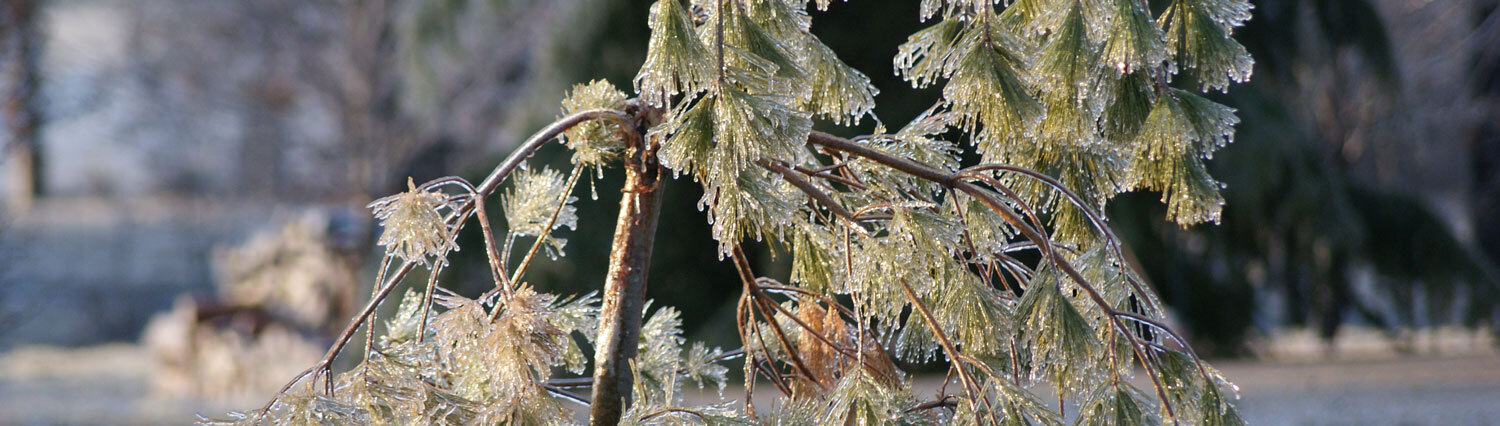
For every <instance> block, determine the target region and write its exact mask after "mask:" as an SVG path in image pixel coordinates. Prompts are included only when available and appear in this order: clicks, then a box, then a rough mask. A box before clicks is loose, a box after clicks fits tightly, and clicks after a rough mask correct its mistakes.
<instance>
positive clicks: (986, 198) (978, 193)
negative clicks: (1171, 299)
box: [807, 132, 1174, 416]
mask: <svg viewBox="0 0 1500 426" xmlns="http://www.w3.org/2000/svg"><path fill="white" fill-rule="evenodd" d="M807 140H808V143H810V144H814V145H818V146H822V147H824V148H827V149H833V150H838V151H843V152H847V153H850V154H854V155H857V156H860V157H863V158H865V159H868V160H871V161H874V162H877V163H880V164H882V165H885V166H887V167H890V168H893V169H896V170H900V171H902V172H905V173H907V174H909V175H912V176H916V177H918V178H921V179H925V180H928V181H931V182H935V183H938V184H940V185H943V186H944V187H947V188H951V189H955V190H958V191H962V192H964V193H965V194H968V195H969V196H972V197H974V199H975V200H978V201H979V202H980V203H981V204H984V205H985V206H986V207H988V208H989V209H990V210H992V211H994V212H995V213H997V214H999V215H1000V216H1001V218H1003V219H1005V221H1006V222H1008V223H1010V225H1011V226H1012V227H1014V228H1015V229H1016V230H1018V231H1019V232H1021V234H1022V235H1023V236H1025V237H1026V239H1028V240H1031V241H1033V242H1036V243H1037V247H1038V249H1039V250H1040V251H1041V253H1042V256H1043V257H1044V258H1045V259H1047V261H1048V262H1049V263H1051V264H1053V265H1055V266H1056V267H1057V268H1058V269H1059V270H1061V271H1062V272H1063V274H1064V275H1066V276H1067V277H1068V278H1069V279H1071V280H1073V282H1074V283H1076V284H1077V285H1078V287H1079V288H1080V289H1082V290H1083V291H1084V294H1086V295H1087V296H1088V297H1089V299H1090V300H1091V301H1092V302H1093V303H1094V304H1095V305H1097V306H1098V307H1099V309H1100V310H1102V311H1103V312H1104V313H1105V314H1106V315H1107V316H1108V318H1109V320H1110V321H1109V323H1110V326H1111V328H1112V329H1113V333H1118V334H1122V335H1124V336H1125V337H1126V339H1128V340H1129V341H1130V342H1131V343H1132V347H1133V349H1134V350H1135V351H1136V354H1137V357H1138V358H1140V360H1141V365H1142V366H1144V367H1145V368H1146V370H1147V375H1148V376H1150V378H1151V384H1152V386H1153V387H1155V389H1156V394H1157V397H1158V399H1160V400H1161V402H1162V407H1163V409H1164V410H1165V411H1166V412H1167V415H1168V416H1174V410H1173V408H1172V405H1171V401H1170V400H1169V399H1168V398H1167V394H1166V389H1165V386H1164V385H1163V384H1162V383H1161V380H1160V378H1158V377H1157V374H1156V371H1155V370H1156V369H1155V366H1153V365H1151V363H1149V362H1146V359H1147V358H1146V356H1145V355H1146V354H1145V353H1144V349H1143V348H1144V345H1143V344H1142V343H1141V342H1140V341H1139V340H1138V339H1137V338H1136V337H1135V336H1134V335H1133V334H1132V333H1130V332H1129V331H1128V330H1129V329H1128V328H1127V327H1125V325H1124V323H1123V322H1122V321H1121V320H1120V318H1119V317H1118V316H1116V315H1114V314H1115V313H1117V311H1116V310H1115V309H1114V308H1113V307H1112V306H1111V305H1110V304H1109V302H1107V301H1105V300H1104V297H1103V296H1102V295H1100V294H1099V292H1098V290H1096V289H1095V288H1094V286H1093V285H1091V284H1089V281H1088V279H1086V278H1084V277H1083V274H1082V273H1080V272H1078V269H1077V268H1075V267H1074V266H1073V265H1072V263H1070V262H1068V261H1067V260H1066V259H1063V257H1062V255H1061V254H1059V253H1058V251H1057V249H1056V248H1055V247H1053V245H1052V243H1051V240H1050V239H1048V238H1046V237H1045V236H1044V234H1043V231H1040V230H1038V229H1035V228H1033V227H1032V226H1031V225H1030V224H1028V223H1026V221H1024V220H1022V218H1021V217H1020V216H1019V215H1017V214H1016V213H1015V212H1014V211H1012V210H1011V209H1009V208H1006V206H1005V203H1004V202H1003V201H1001V200H1000V199H998V198H996V197H995V196H994V194H991V193H990V192H987V191H985V190H984V189H983V188H980V187H979V186H977V185H974V184H973V183H969V182H967V181H965V180H963V176H961V175H959V174H955V173H947V172H944V171H941V170H938V169H935V168H933V167H931V166H928V165H925V164H921V163H919V162H915V161H912V160H908V159H905V158H901V157H896V156H892V155H890V154H886V153H884V152H880V151H879V150H876V149H873V148H870V147H866V146H863V145H859V144H857V143H854V142H853V141H850V140H848V139H844V138H840V137H838V136H833V135H830V134H827V133H823V132H812V133H811V134H810V135H808V139H807ZM1015 201H1018V202H1019V201H1020V200H1015Z"/></svg>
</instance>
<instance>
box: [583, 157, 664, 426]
mask: <svg viewBox="0 0 1500 426" xmlns="http://www.w3.org/2000/svg"><path fill="white" fill-rule="evenodd" d="M642 146H649V145H648V144H645V143H643V142H642V141H640V140H639V139H637V144H636V146H635V147H634V148H632V149H631V152H630V153H629V155H628V156H627V158H626V161H625V188H624V189H623V192H624V196H623V197H621V199H620V216H619V220H618V221H617V222H616V223H615V238H614V244H613V246H612V247H611V249H610V255H609V277H608V278H606V281H605V283H604V301H603V302H604V305H603V307H602V308H601V312H600V314H599V318H600V324H599V337H598V339H596V340H595V345H596V346H595V350H594V387H593V395H592V398H590V401H591V404H592V407H591V408H590V411H589V424H590V425H593V426H599V425H614V424H617V423H619V422H620V414H621V413H623V412H624V411H625V409H626V408H627V407H629V406H630V394H631V388H632V387H633V386H632V384H633V380H634V376H633V374H632V372H631V369H630V362H631V360H634V359H635V355H636V346H637V345H638V344H639V342H640V338H641V314H642V310H643V309H644V307H645V303H646V272H647V270H648V268H649V266H650V264H651V248H652V243H653V241H654V240H655V234H656V222H657V216H658V214H659V213H660V212H661V188H660V186H658V185H657V179H658V178H659V177H660V173H661V172H660V171H661V169H660V167H658V165H657V160H656V153H655V152H654V151H652V150H649V149H642Z"/></svg>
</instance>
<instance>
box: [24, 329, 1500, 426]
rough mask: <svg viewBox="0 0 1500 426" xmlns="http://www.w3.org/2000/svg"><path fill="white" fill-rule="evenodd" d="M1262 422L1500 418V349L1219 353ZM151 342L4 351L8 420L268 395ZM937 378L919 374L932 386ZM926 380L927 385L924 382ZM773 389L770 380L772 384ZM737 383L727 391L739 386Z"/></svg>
mask: <svg viewBox="0 0 1500 426" xmlns="http://www.w3.org/2000/svg"><path fill="white" fill-rule="evenodd" d="M1214 365H1216V366H1218V367H1219V368H1220V369H1221V370H1223V371H1224V373H1225V375H1227V376H1229V377H1230V378H1231V379H1233V380H1234V381H1235V382H1236V383H1237V384H1238V385H1239V386H1240V388H1241V395H1242V399H1241V400H1240V402H1239V407H1240V409H1241V410H1243V411H1244V413H1245V416H1246V417H1247V418H1248V419H1249V420H1250V422H1251V424H1257V425H1342V424H1350V425H1355V424H1357V425H1483V424H1494V422H1495V421H1496V420H1495V419H1500V354H1497V353H1496V352H1495V351H1493V350H1479V351H1468V352H1467V353H1465V354H1463V355H1452V354H1449V355H1427V356H1421V357H1415V356H1404V357H1403V356H1384V357H1376V359H1366V360H1349V359H1348V358H1347V357H1345V358H1343V359H1342V360H1338V361H1276V362H1266V361H1237V360H1221V361H1218V362H1215V363H1214ZM154 368H155V367H154V365H153V363H152V360H151V359H150V358H149V355H148V353H147V352H146V351H144V350H143V349H141V347H139V346H136V345H128V344H116V345H103V346H94V347H87V348H79V349H57V348H50V347H25V348H19V349H15V350H12V351H10V352H8V353H5V354H0V425H48V424H61V425H67V424H140V425H148V424H149V425H155V424H187V423H191V422H192V421H193V420H194V419H195V417H194V416H195V415H196V413H200V412H201V413H204V414H209V415H218V414H221V413H223V412H225V411H226V410H230V409H244V408H249V407H253V406H255V405H257V403H259V402H264V396H254V395H251V396H245V397H243V398H239V399H228V400H213V401H205V400H195V399H186V398H172V397H163V396H153V393H152V389H151V383H150V377H151V372H152V370H153V369H154ZM936 380H938V379H936V378H934V379H919V381H918V387H919V388H921V387H931V386H934V384H932V383H930V382H935V381H936ZM924 384H925V386H924ZM766 389H770V388H769V387H767V388H766ZM734 392H735V390H734V389H731V390H729V391H727V392H726V394H727V396H729V397H733V396H734Z"/></svg>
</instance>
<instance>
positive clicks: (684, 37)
mask: <svg viewBox="0 0 1500 426" xmlns="http://www.w3.org/2000/svg"><path fill="white" fill-rule="evenodd" d="M649 24H650V26H651V30H652V31H651V41H650V43H649V44H648V46H647V48H646V63H645V64H644V65H641V71H640V73H638V74H636V76H635V89H636V91H637V92H639V93H640V94H641V98H642V99H643V100H645V101H646V102H647V103H650V104H652V105H666V103H667V101H668V100H669V99H671V97H672V96H675V95H677V94H679V93H690V94H691V93H697V92H699V91H701V90H703V88H704V85H705V84H706V83H707V82H708V81H710V80H712V79H713V75H714V69H713V67H712V64H713V61H712V59H711V58H710V56H709V54H708V50H706V49H704V48H703V45H702V44H701V43H699V41H698V36H697V31H696V30H695V29H694V27H693V19H692V17H690V16H688V12H687V11H686V10H683V8H682V4H681V3H678V2H677V1H676V0H658V1H657V2H656V3H655V4H654V5H652V6H651V20H650V23H649Z"/></svg>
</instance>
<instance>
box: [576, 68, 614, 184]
mask: <svg viewBox="0 0 1500 426" xmlns="http://www.w3.org/2000/svg"><path fill="white" fill-rule="evenodd" d="M624 105H625V92H621V91H619V90H618V89H615V87H614V86H612V85H610V84H609V82H608V81H604V80H594V81H591V82H589V83H588V84H578V85H574V86H573V90H572V91H571V92H569V93H568V96H567V97H565V98H563V101H562V113H563V115H567V114H572V113H576V112H580V111H586V110H591V109H620V108H622V107H623V106H624ZM618 127H619V125H618V124H615V123H614V122H609V121H587V122H583V123H580V124H578V125H577V126H574V127H573V128H572V129H568V131H567V132H566V133H564V134H563V137H562V142H563V144H566V145H567V146H568V148H572V149H573V162H574V163H577V164H580V165H588V166H594V167H603V166H604V165H605V164H606V163H608V162H610V161H614V160H617V159H618V158H619V157H620V154H621V150H623V149H624V143H623V141H622V140H621V138H620V137H619V136H618V135H616V134H615V132H616V130H617V128H618Z"/></svg>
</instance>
